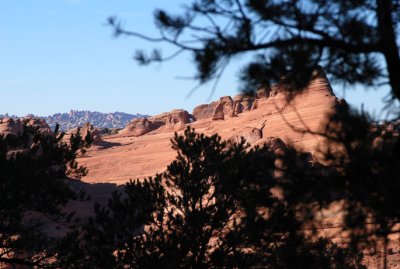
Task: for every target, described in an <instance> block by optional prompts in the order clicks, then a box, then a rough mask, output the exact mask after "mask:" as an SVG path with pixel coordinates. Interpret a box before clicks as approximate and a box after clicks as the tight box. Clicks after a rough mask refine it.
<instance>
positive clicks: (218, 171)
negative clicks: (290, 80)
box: [65, 128, 364, 268]
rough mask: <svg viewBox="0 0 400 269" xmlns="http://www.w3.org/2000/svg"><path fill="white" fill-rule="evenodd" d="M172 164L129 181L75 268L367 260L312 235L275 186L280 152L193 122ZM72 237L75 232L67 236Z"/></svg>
mask: <svg viewBox="0 0 400 269" xmlns="http://www.w3.org/2000/svg"><path fill="white" fill-rule="evenodd" d="M172 143H173V148H174V149H175V150H176V151H177V153H178V155H177V157H176V159H175V161H173V162H172V163H171V164H170V165H169V166H168V168H167V171H166V172H165V173H163V174H160V175H157V176H156V177H154V178H150V179H148V180H145V181H144V183H140V182H139V181H136V182H132V181H131V182H130V183H128V185H127V187H126V189H125V192H124V193H123V194H118V193H115V194H114V195H113V198H112V199H111V200H110V202H109V205H108V207H107V208H104V207H96V216H95V218H93V219H91V220H90V222H89V223H88V225H87V226H86V227H84V229H83V230H80V231H77V233H76V234H75V240H72V243H71V242H69V243H70V248H71V249H78V251H76V252H69V251H65V252H66V253H69V254H67V255H69V257H67V258H66V259H65V261H67V262H68V263H69V267H70V268H71V267H75V268H82V267H84V268H157V267H159V268H179V267H184V268H227V267H228V268H248V267H262V268H299V264H301V265H304V266H305V267H304V268H364V267H363V266H362V265H361V263H360V262H361V259H362V255H361V254H357V253H353V252H351V251H350V250H348V249H343V248H340V247H339V246H337V245H335V244H333V243H331V242H330V241H329V240H327V239H318V238H316V237H315V238H313V239H312V238H307V237H306V236H305V234H304V233H303V230H302V225H301V223H300V222H298V219H297V218H296V217H295V215H296V214H295V210H294V207H291V206H288V204H287V203H285V202H284V201H283V200H281V199H279V198H278V197H277V196H275V195H274V194H273V189H274V187H276V180H275V177H274V173H275V165H274V161H275V155H274V154H273V153H272V152H270V151H269V149H268V148H266V147H263V148H254V149H250V148H249V146H248V145H247V144H246V143H245V141H244V140H243V141H242V142H240V143H238V144H231V145H228V144H226V142H223V141H222V140H221V138H220V137H219V136H217V135H214V136H211V137H207V136H204V135H203V134H197V133H195V132H194V131H193V130H192V129H190V128H188V129H186V131H185V133H184V135H175V138H174V139H173V140H172ZM67 243H68V242H67Z"/></svg>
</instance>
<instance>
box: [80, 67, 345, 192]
mask: <svg viewBox="0 0 400 269" xmlns="http://www.w3.org/2000/svg"><path fill="white" fill-rule="evenodd" d="M313 75H314V76H313V79H312V81H311V82H310V83H309V85H308V86H307V87H306V88H305V89H304V90H303V91H302V92H301V93H300V94H298V95H296V96H293V97H292V98H290V96H288V94H287V93H286V91H283V89H282V88H281V87H280V86H279V85H277V86H274V87H272V88H271V89H259V90H258V91H257V93H256V96H255V97H248V96H242V95H237V96H235V97H233V98H232V97H230V96H224V97H221V98H220V99H219V100H217V101H214V102H212V103H210V104H202V105H199V106H197V107H196V108H195V109H194V110H193V112H192V113H191V114H190V113H188V112H187V111H185V110H182V109H176V110H173V111H171V112H166V113H163V114H160V115H156V116H152V117H150V118H146V119H133V120H132V121H131V122H130V123H128V124H127V126H126V127H125V128H124V129H123V130H122V131H120V132H119V133H118V134H117V135H111V136H103V137H102V141H101V142H98V143H95V144H96V145H94V146H93V147H92V148H91V149H90V150H89V151H88V152H87V154H86V155H85V156H83V157H81V158H80V159H79V162H80V163H81V164H83V165H84V166H86V167H87V168H88V169H89V174H88V175H87V176H86V177H84V178H83V181H85V182H89V183H100V182H109V183H116V184H124V183H125V182H126V181H128V180H129V179H136V178H143V177H147V176H152V175H155V174H156V173H158V172H163V171H164V169H165V168H166V166H167V165H168V164H169V163H170V162H171V161H172V160H173V159H174V157H175V153H174V151H173V150H172V149H171V146H170V145H171V144H170V139H171V137H172V136H173V135H174V133H175V132H180V131H182V130H184V129H185V128H186V127H187V126H190V127H192V128H195V129H196V131H197V132H202V133H205V134H207V135H212V134H215V133H218V134H219V135H221V136H222V138H223V139H229V140H231V141H238V140H239V139H240V137H242V136H243V137H244V138H245V139H246V140H247V141H248V142H249V143H250V144H252V145H261V144H263V143H271V142H272V143H275V142H276V141H277V139H274V138H280V139H282V140H283V141H284V142H285V143H286V144H291V145H293V146H295V147H296V148H298V149H301V150H304V151H307V152H311V153H314V152H315V151H316V149H317V147H318V146H319V145H320V141H321V137H319V136H318V135H315V134H311V133H315V132H318V131H321V130H322V129H321V128H322V127H323V126H324V125H325V123H326V120H327V115H328V114H329V113H332V112H333V111H334V108H335V105H337V104H338V102H339V100H338V99H337V98H336V96H335V95H334V94H333V92H332V88H331V86H330V84H329V81H328V79H327V77H326V75H325V73H324V72H323V71H322V70H318V71H315V73H314V74H313ZM304 131H306V132H304ZM309 131H311V132H309ZM274 141H275V142H274Z"/></svg>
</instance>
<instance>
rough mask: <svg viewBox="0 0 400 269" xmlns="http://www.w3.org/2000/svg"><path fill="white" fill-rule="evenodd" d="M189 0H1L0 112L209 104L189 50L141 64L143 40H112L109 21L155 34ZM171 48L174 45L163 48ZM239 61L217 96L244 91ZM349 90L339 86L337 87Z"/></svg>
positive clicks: (368, 101) (374, 99)
mask: <svg viewBox="0 0 400 269" xmlns="http://www.w3.org/2000/svg"><path fill="white" fill-rule="evenodd" d="M183 2H184V1H183V0H179V1H178V0H176V1H175V0H168V1H167V0H163V1H139V0H112V1H111V0H1V2H0V114H4V113H9V114H16V115H19V116H23V115H26V114H29V113H32V114H36V115H42V116H45V115H49V114H53V113H56V112H67V111H69V110H70V109H78V110H93V111H101V112H114V111H122V112H127V113H142V114H157V113H161V112H164V111H169V110H171V109H174V108H184V109H187V110H188V111H189V112H191V111H192V109H193V107H194V106H195V105H198V104H201V103H205V102H208V101H209V100H208V97H209V94H210V91H211V85H207V86H205V87H202V88H200V89H198V90H197V91H196V92H195V93H194V94H193V95H192V96H191V97H187V94H188V92H189V91H190V90H191V89H192V88H193V87H194V86H195V82H193V81H186V80H179V79H177V76H190V75H193V73H194V67H193V65H192V64H191V61H190V57H189V55H183V56H180V57H179V58H177V59H176V60H175V61H172V62H168V63H163V64H162V65H151V66H147V67H140V66H138V65H137V64H136V62H135V61H134V60H132V55H133V53H134V51H135V50H136V49H138V48H139V49H140V48H152V44H149V43H146V42H144V41H141V40H138V39H135V38H128V37H120V38H113V36H112V29H111V28H110V27H108V26H106V25H105V22H106V19H107V17H109V16H111V15H117V16H118V17H120V18H121V19H122V21H123V22H124V24H125V27H127V28H130V29H134V30H137V31H140V32H142V33H146V34H148V35H156V34H157V32H156V28H155V26H154V24H153V18H152V14H153V10H154V9H155V8H165V9H167V10H172V11H173V10H176V9H177V7H178V6H179V5H180V4H181V3H183ZM164 50H166V51H168V50H169V49H168V48H164ZM236 68H237V65H236V64H235V63H234V64H233V66H231V68H229V69H228V70H227V71H226V72H225V75H224V77H223V78H222V80H221V81H220V83H219V86H218V88H217V91H216V93H215V94H214V95H213V96H212V99H217V98H218V97H219V96H223V95H235V94H236V93H237V90H236V89H237V78H236V77H235V74H236V72H237V69H236ZM334 89H335V90H336V92H337V94H338V95H342V91H341V88H340V87H335V86H334ZM384 94H385V93H384V92H383V91H382V90H380V91H373V90H370V91H368V92H365V91H363V90H362V89H358V90H357V91H350V90H348V91H347V92H346V98H348V100H349V101H350V103H352V104H354V105H355V106H357V107H360V105H361V103H364V104H365V107H366V108H367V109H368V110H370V111H372V110H379V108H380V107H381V106H382V104H381V102H380V100H381V98H382V97H383V95H384Z"/></svg>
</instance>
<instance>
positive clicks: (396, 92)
mask: <svg viewBox="0 0 400 269" xmlns="http://www.w3.org/2000/svg"><path fill="white" fill-rule="evenodd" d="M376 3H377V17H378V29H379V34H380V47H381V48H380V49H381V51H382V53H383V55H384V56H385V60H386V65H387V71H388V76H389V83H390V86H391V88H392V94H393V97H394V98H396V99H397V100H400V56H399V48H398V47H397V44H396V33H395V30H394V27H393V18H392V9H393V7H392V0H377V1H376Z"/></svg>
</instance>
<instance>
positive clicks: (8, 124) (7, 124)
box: [0, 118, 24, 136]
mask: <svg viewBox="0 0 400 269" xmlns="http://www.w3.org/2000/svg"><path fill="white" fill-rule="evenodd" d="M23 131H24V127H23V123H22V122H21V120H19V119H16V120H14V119H12V118H3V119H0V135H4V136H8V135H15V136H20V135H22V133H23Z"/></svg>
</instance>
